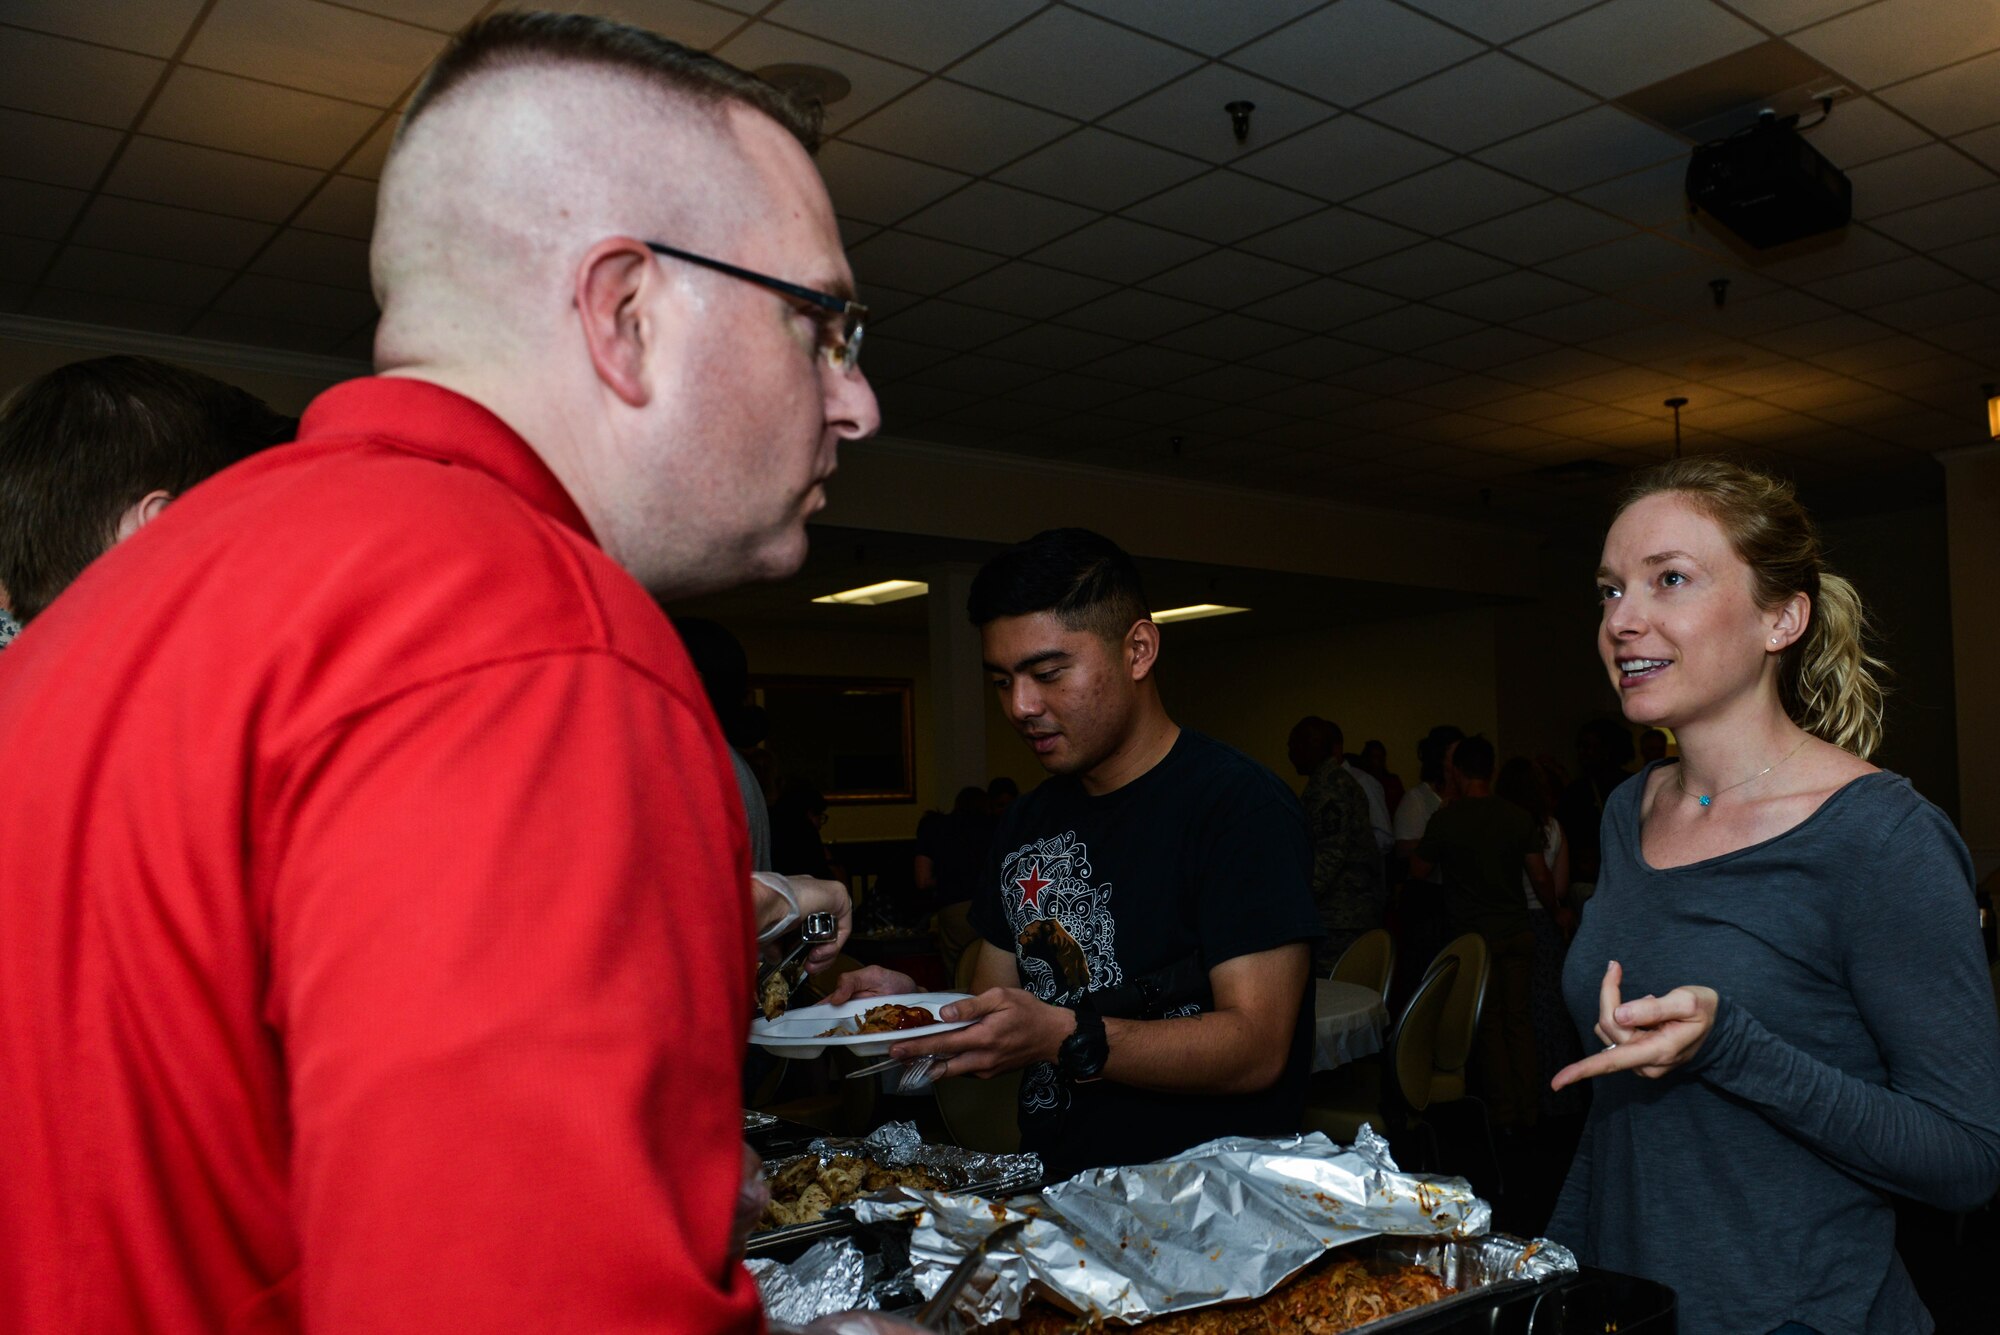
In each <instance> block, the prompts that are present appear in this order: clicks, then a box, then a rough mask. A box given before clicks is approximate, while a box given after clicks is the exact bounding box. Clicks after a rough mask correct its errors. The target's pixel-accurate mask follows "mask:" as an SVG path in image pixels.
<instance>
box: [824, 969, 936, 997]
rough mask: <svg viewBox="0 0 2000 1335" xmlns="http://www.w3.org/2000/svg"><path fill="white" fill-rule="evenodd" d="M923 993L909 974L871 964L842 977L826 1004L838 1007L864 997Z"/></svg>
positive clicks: (829, 994)
mask: <svg viewBox="0 0 2000 1335" xmlns="http://www.w3.org/2000/svg"><path fill="white" fill-rule="evenodd" d="M921 991H923V989H922V988H920V987H918V986H917V981H916V979H914V978H912V977H910V976H909V975H908V974H906V973H897V972H896V971H895V970H894V969H885V968H883V967H882V966H881V965H879V964H870V965H868V966H867V967H866V968H861V969H849V970H848V971H847V972H846V973H844V974H842V975H840V983H839V985H838V986H836V987H835V988H834V989H833V991H831V992H829V993H828V994H827V998H826V1004H827V1005H829V1006H838V1005H841V1004H842V1003H843V1002H848V1001H859V1000H860V999H861V998H863V997H901V996H908V995H909V994H910V993H912V992H921Z"/></svg>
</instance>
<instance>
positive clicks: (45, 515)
mask: <svg viewBox="0 0 2000 1335" xmlns="http://www.w3.org/2000/svg"><path fill="white" fill-rule="evenodd" d="M297 426H298V420H297V419H296V418H291V417H285V416H282V415H280V414H278V413H275V412H272V411H271V409H270V408H268V407H266V406H265V404H264V402H263V401H262V400H261V399H258V398H257V397H256V396H254V395H252V394H248V393H246V392H244V391H243V390H240V389H238V388H236V387H235V386H234V385H226V384H224V383H223V382H222V381H220V380H215V379H212V378H210V377H208V376H205V375H202V374H200V373H198V372H195V371H189V370H186V369H185V368H183V367H179V366H172V365H169V364H168V363H166V362H162V361H155V360H154V359H152V358H150V357H97V358H93V359H92V360H90V361H82V362H72V363H70V364H69V365H68V366H59V367H57V368H56V369H55V370H53V371H49V372H47V373H46V374H44V375H41V376H38V377H37V378H35V379H34V380H31V381H29V382H28V383H27V384H26V385H23V386H22V387H21V388H20V389H19V390H17V391H15V393H14V394H13V395H12V396H10V397H9V398H8V400H7V402H6V404H5V406H4V407H0V588H4V593H5V597H6V599H7V601H8V603H9V604H10V605H11V607H12V610H13V614H14V618H15V619H16V620H17V621H20V622H21V623H23V624H26V623H27V622H28V621H31V620H33V619H34V618H35V617H36V616H39V615H40V614H41V612H42V609H44V608H46V607H47V606H48V605H49V604H50V603H51V602H53V601H54V600H55V597H56V595H57V594H59V593H61V592H62V591H63V590H64V589H65V588H67V587H69V584H70V582H71V581H72V580H74V579H75V578H76V577H77V576H78V575H80V574H82V573H83V570H84V567H85V566H88V565H89V564H90V563H91V562H92V561H95V560H96V559H97V558H98V557H100V556H102V555H103V554H104V553H105V552H106V551H108V550H109V549H110V548H112V547H113V546H115V545H116V544H118V543H120V542H123V541H124V540H125V539H126V538H129V537H131V536H132V535H133V534H134V533H137V532H138V531H139V530H140V529H141V528H144V527H145V526H146V525H147V524H148V523H150V522H152V520H153V519H154V518H156V517H157V516H158V515H159V514H160V513H161V512H162V511H163V510H165V509H166V507H167V505H168V503H169V502H171V501H172V500H173V499H174V498H175V497H176V496H179V495H180V494H181V493H182V492H184V491H186V490H187V489H188V488H189V487H192V486H193V485H194V484H195V483H197V482H200V481H201V480H202V479H203V478H206V477H208V476H209V475H210V474H212V473H218V472H220V471H222V470H223V469H224V468H227V467H228V466H229V465H231V464H233V463H235V462H237V461H238V460H239V459H243V458H246V457H248V456H249V455H252V454H255V453H256V452H257V451H258V450H261V449H264V448H266V447H267V446H271V445H276V444H279V443H281V442H283V441H287V440H290V439H291V438H292V436H293V433H294V431H295V430H296V428H297Z"/></svg>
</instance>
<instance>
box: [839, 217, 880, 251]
mask: <svg viewBox="0 0 2000 1335" xmlns="http://www.w3.org/2000/svg"><path fill="white" fill-rule="evenodd" d="M834 224H835V225H836V226H837V227H839V228H840V244H841V245H842V246H844V247H846V248H847V249H849V250H852V249H853V248H854V247H856V246H858V245H860V244H861V243H862V242H863V241H866V240H867V239H868V238H869V237H871V236H873V235H875V234H876V233H877V232H879V231H881V230H882V229H881V228H880V227H877V226H876V225H875V224H874V223H865V222H858V221H856V220H855V219H853V218H842V217H839V216H838V215H836V216H835V217H834Z"/></svg>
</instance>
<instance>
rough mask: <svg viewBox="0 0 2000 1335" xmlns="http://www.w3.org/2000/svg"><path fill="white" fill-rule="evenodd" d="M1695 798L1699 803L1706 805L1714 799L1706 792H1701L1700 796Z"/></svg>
mask: <svg viewBox="0 0 2000 1335" xmlns="http://www.w3.org/2000/svg"><path fill="white" fill-rule="evenodd" d="M1696 800H1697V801H1699V802H1700V803H1701V804H1702V805H1703V806H1707V805H1708V804H1709V803H1711V802H1713V801H1714V800H1715V799H1714V798H1712V797H1710V796H1709V795H1708V794H1707V793H1703V794H1702V795H1701V796H1700V797H1699V798H1697V799H1696Z"/></svg>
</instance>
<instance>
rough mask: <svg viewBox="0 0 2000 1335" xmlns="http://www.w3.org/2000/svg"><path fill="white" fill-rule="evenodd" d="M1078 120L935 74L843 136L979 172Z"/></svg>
mask: <svg viewBox="0 0 2000 1335" xmlns="http://www.w3.org/2000/svg"><path fill="white" fill-rule="evenodd" d="M1074 123H1075V122H1073V121H1069V120H1065V119H1064V118H1062V117H1060V116H1056V115H1052V114H1050V113H1049V112H1046V111H1037V110H1036V109H1035V108H1033V107H1024V106H1022V105H1020V104H1019V103H1016V102H1009V101H1007V100H1006V99H1004V98H998V97H994V96H993V95H992V94H990V93H982V92H980V91H979V90H978V89H976V88H967V87H965V86H964V85H962V84H956V83H949V82H947V81H945V80H943V79H934V80H932V81H931V82H930V83H927V84H924V85H923V86H922V87H920V88H918V89H916V91H914V92H912V93H910V94H908V95H907V96H905V97H903V98H901V99H899V100H897V101H896V102H893V103H891V104H890V105H889V106H887V107H884V108H883V109H882V110H880V111H877V112H875V113H874V114H873V115H870V116H869V117H867V118H866V119H865V120H863V121H862V122H861V123H860V124H858V125H855V126H853V127H852V128H850V129H849V130H847V131H846V132H845V135H844V136H843V137H845V138H848V139H852V140H855V141H856V142H859V143H863V144H867V145H869V146H871V147H874V148H882V149H887V150H889V151H890V152H892V153H901V154H904V155H905V156H907V157H913V158H920V159H922V160H923V161H925V162H936V163H941V164H942V165H944V166H947V167H953V168H956V169H957V170H959V171H968V172H973V173H975V174H978V173H984V172H989V171H992V170H993V169H994V168H996V167H998V166H1000V165H1001V164H1002V163H1006V162H1011V161H1013V160H1014V159H1015V158H1018V157H1022V156H1025V155H1026V154H1028V153H1031V152H1033V151H1034V150H1035V149H1037V148H1040V147H1041V146H1042V145H1044V144H1046V143H1048V142H1049V141H1050V140H1051V139H1054V138H1055V137H1056V136H1057V135H1059V134H1062V133H1064V132H1066V131H1067V130H1069V129H1070V128H1071V127H1072V126H1073V125H1074Z"/></svg>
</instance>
